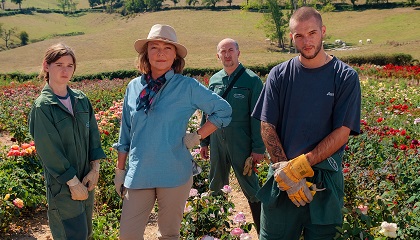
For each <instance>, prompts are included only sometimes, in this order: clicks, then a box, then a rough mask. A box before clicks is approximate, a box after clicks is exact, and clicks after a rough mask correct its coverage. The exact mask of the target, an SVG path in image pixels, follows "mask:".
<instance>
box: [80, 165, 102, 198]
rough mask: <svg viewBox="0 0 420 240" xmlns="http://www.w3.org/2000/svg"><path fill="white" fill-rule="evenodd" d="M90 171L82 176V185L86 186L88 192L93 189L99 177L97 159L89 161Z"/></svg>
mask: <svg viewBox="0 0 420 240" xmlns="http://www.w3.org/2000/svg"><path fill="white" fill-rule="evenodd" d="M90 166H91V167H90V169H91V170H90V172H89V173H88V174H87V175H86V176H85V177H84V178H83V181H82V183H83V185H85V186H86V187H87V190H88V191H89V192H90V191H92V190H93V189H95V187H96V185H97V184H98V179H99V168H100V164H99V160H95V161H92V162H91V163H90Z"/></svg>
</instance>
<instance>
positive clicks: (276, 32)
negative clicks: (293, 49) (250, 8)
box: [260, 0, 289, 49]
mask: <svg viewBox="0 0 420 240" xmlns="http://www.w3.org/2000/svg"><path fill="white" fill-rule="evenodd" d="M266 2H267V6H268V13H266V14H264V19H263V20H264V21H263V22H261V23H260V24H261V26H262V28H263V29H264V31H265V33H266V36H267V37H268V38H270V40H272V41H276V42H277V43H278V46H279V47H280V48H282V49H285V44H284V39H283V38H284V35H285V33H286V30H287V27H288V21H289V19H287V18H285V16H284V14H283V12H282V11H281V8H280V5H279V3H278V1H277V0H267V1H266Z"/></svg>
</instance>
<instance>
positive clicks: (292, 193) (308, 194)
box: [286, 178, 315, 207]
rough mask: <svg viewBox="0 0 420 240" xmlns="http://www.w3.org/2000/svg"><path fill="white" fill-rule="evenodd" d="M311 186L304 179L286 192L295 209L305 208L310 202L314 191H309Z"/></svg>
mask: <svg viewBox="0 0 420 240" xmlns="http://www.w3.org/2000/svg"><path fill="white" fill-rule="evenodd" d="M311 185H312V183H310V182H306V179H305V178H304V179H302V180H300V181H299V182H297V183H296V184H295V185H293V186H292V187H291V188H289V189H288V190H287V191H286V192H287V195H288V196H289V199H290V200H291V201H292V202H293V203H294V204H295V205H296V207H300V206H305V205H306V204H307V203H310V202H311V201H312V199H313V196H314V195H315V191H311V190H310V189H309V186H311Z"/></svg>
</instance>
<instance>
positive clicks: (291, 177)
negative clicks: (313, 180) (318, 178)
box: [274, 154, 314, 191]
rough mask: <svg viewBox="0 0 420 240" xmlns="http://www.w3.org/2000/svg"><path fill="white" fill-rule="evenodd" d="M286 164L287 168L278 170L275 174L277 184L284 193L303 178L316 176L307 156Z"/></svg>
mask: <svg viewBox="0 0 420 240" xmlns="http://www.w3.org/2000/svg"><path fill="white" fill-rule="evenodd" d="M283 163H284V162H283ZM285 163H286V164H285V166H283V167H282V168H280V169H279V168H277V170H276V172H275V173H274V177H275V179H276V182H277V183H278V185H279V188H280V189H281V190H283V191H287V190H288V189H290V188H291V187H292V186H293V185H295V184H296V183H298V182H299V181H300V180H302V179H303V178H306V177H313V176H314V171H313V170H312V168H311V165H310V164H309V161H308V159H307V158H306V156H305V154H302V155H300V156H298V157H296V158H293V159H292V160H290V161H288V162H285ZM276 164H277V163H276ZM274 165H275V164H274Z"/></svg>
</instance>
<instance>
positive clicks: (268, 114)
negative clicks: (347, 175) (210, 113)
mask: <svg viewBox="0 0 420 240" xmlns="http://www.w3.org/2000/svg"><path fill="white" fill-rule="evenodd" d="M289 27H290V37H291V38H292V40H293V43H294V45H295V47H296V49H297V50H298V52H299V53H300V54H299V56H296V57H294V58H292V59H290V60H289V61H286V62H283V63H281V64H279V65H277V66H276V67H274V68H273V69H272V70H271V71H270V74H269V75H268V77H267V80H266V83H265V85H264V88H263V91H262V93H261V95H260V98H259V100H258V102H257V104H256V107H255V108H254V111H253V113H252V116H253V117H255V118H257V119H259V120H260V121H261V135H262V139H263V141H264V143H265V146H266V148H267V151H268V153H269V154H270V156H271V161H272V164H271V167H270V169H269V172H268V176H267V181H266V183H265V184H264V186H263V187H262V188H261V190H260V191H259V192H258V194H257V197H258V198H259V199H260V200H261V202H262V211H261V230H260V240H268V239H273V240H274V239H275V240H280V239H284V240H299V239H300V237H301V236H302V235H303V237H304V239H305V240H308V239H311V240H312V239H322V240H324V239H333V238H334V236H335V235H336V233H337V229H336V227H337V226H341V225H342V221H343V219H342V218H343V217H342V214H341V208H342V207H343V198H344V179H343V174H342V166H341V161H342V154H343V150H344V146H345V144H346V142H347V140H348V137H349V135H350V134H351V135H357V134H358V133H359V130H360V103H361V92H360V83H359V77H358V75H357V73H356V72H355V71H354V70H353V69H352V68H350V67H349V66H348V65H346V64H345V63H343V62H342V61H340V60H339V59H337V58H336V57H334V56H330V55H328V54H327V53H326V52H325V50H324V49H323V45H322V40H323V38H324V37H325V33H326V27H325V26H324V25H323V24H322V18H321V15H320V14H319V13H318V12H317V11H316V10H315V9H313V8H310V7H302V8H300V9H298V10H297V11H296V12H295V13H294V14H293V15H292V17H291V19H290V22H289Z"/></svg>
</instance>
